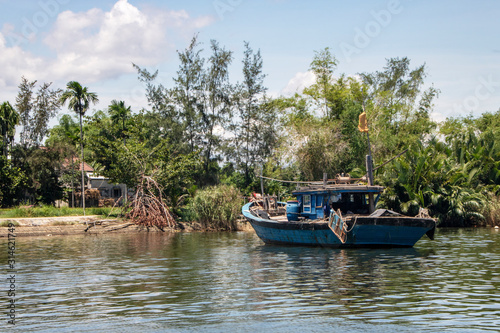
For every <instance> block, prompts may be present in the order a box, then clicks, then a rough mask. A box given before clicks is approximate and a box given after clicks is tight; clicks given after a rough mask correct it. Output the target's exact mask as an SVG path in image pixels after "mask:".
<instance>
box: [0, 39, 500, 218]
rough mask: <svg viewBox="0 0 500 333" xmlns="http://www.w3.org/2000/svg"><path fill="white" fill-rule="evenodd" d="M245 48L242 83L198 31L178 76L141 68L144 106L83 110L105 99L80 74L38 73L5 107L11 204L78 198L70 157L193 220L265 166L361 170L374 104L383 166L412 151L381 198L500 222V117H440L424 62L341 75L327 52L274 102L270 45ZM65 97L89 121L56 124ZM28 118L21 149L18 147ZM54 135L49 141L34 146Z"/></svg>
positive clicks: (390, 63)
mask: <svg viewBox="0 0 500 333" xmlns="http://www.w3.org/2000/svg"><path fill="white" fill-rule="evenodd" d="M243 46H244V48H243V53H242V62H241V70H242V79H241V82H231V81H230V77H231V76H230V70H231V68H232V63H233V60H234V58H235V57H236V56H235V54H234V53H233V52H232V51H230V50H227V49H226V48H225V47H223V46H221V45H219V43H218V42H217V41H215V40H212V41H210V43H209V47H208V48H207V50H203V48H202V44H201V43H200V42H199V41H198V36H195V37H194V38H193V39H192V40H191V42H190V43H189V44H188V45H187V47H186V48H185V49H183V50H180V51H178V52H177V55H178V59H179V68H178V71H177V73H176V74H175V75H174V77H173V78H172V79H173V83H171V84H170V83H167V82H158V80H159V75H158V72H157V71H156V72H153V73H150V72H149V71H148V70H146V69H144V68H141V67H139V66H138V65H134V68H135V69H136V70H137V73H138V78H139V80H140V81H141V82H142V83H144V85H145V88H146V97H147V100H148V105H147V106H144V108H142V109H140V110H135V111H134V112H133V111H132V109H131V107H130V106H127V104H126V102H125V101H121V100H113V101H112V102H111V104H110V105H109V106H108V107H107V108H106V109H105V110H102V111H97V112H95V113H94V114H93V115H90V116H87V117H84V115H85V114H86V111H87V110H88V108H89V106H90V104H92V103H96V102H97V101H98V99H97V94H95V93H92V92H89V91H88V89H87V88H86V87H83V86H81V85H80V84H79V83H78V82H75V81H71V82H69V83H68V84H67V86H66V90H65V91H64V92H63V91H61V90H57V89H55V90H54V89H52V88H51V85H50V84H43V85H41V86H40V87H39V88H38V89H36V87H37V86H36V82H37V81H31V82H30V81H28V80H27V79H26V78H24V77H23V78H22V81H21V84H20V85H19V94H18V97H17V99H16V104H15V106H14V107H13V106H11V105H10V104H9V103H8V102H5V103H3V104H1V105H0V122H1V123H0V125H1V133H0V134H1V136H2V137H1V140H0V147H1V155H0V204H2V205H12V204H16V203H19V202H21V201H22V200H23V199H26V198H29V200H31V201H34V202H43V203H50V202H53V201H54V200H56V199H57V198H60V197H61V196H62V192H61V191H62V190H61V189H62V188H63V187H71V188H72V189H73V192H74V188H75V186H74V184H75V183H76V182H77V179H76V178H75V170H74V168H73V165H72V164H71V163H67V162H68V160H74V157H76V154H77V153H81V161H82V162H83V161H84V155H85V157H86V158H87V159H88V161H89V163H90V164H92V166H93V167H94V169H95V170H97V172H99V173H100V174H102V175H104V176H106V177H109V178H110V179H111V182H115V183H124V184H127V186H128V187H129V188H143V189H144V188H149V187H148V186H149V185H148V184H150V182H151V181H154V184H155V186H154V191H159V192H158V193H157V194H158V195H159V197H161V198H165V202H167V203H168V205H169V206H170V207H172V208H173V209H174V211H175V212H176V213H178V214H179V215H183V214H187V215H186V216H195V215H193V214H195V211H194V209H193V202H194V201H195V200H198V201H197V202H198V204H201V203H202V202H199V200H202V201H206V202H203V203H207V202H209V201H210V200H212V199H213V200H215V199H217V198H218V197H213V198H212V199H207V198H208V197H207V196H205V199H203V197H204V195H205V194H206V193H205V192H204V191H200V190H203V189H204V188H206V187H209V186H211V185H221V184H222V185H224V186H226V185H228V186H229V187H221V188H218V189H213V190H214V191H221V192H220V193H224V191H226V192H227V191H228V190H227V189H228V188H231V193H232V194H231V198H233V197H238V195H239V193H238V190H239V191H241V192H242V193H243V194H245V195H247V194H250V193H251V192H254V191H259V192H260V184H259V182H258V181H257V179H258V178H257V177H255V176H256V175H257V174H260V173H261V172H262V173H263V175H264V176H270V177H272V178H281V179H287V180H314V179H321V178H322V177H323V173H324V172H326V173H328V175H329V176H330V177H334V176H335V175H336V174H337V173H351V174H352V175H356V176H362V175H363V174H364V173H365V155H366V153H367V151H368V149H367V148H368V147H367V141H366V137H365V135H364V133H361V132H359V131H358V130H357V125H358V117H359V115H360V114H361V113H362V112H363V111H365V112H366V114H367V118H368V127H369V129H370V132H369V134H370V140H371V143H372V148H373V149H372V151H373V155H374V159H375V166H376V165H377V164H378V165H380V164H381V162H383V161H385V160H387V159H389V158H390V157H393V156H394V155H396V154H397V153H399V152H401V151H403V150H404V149H407V148H408V151H407V152H406V153H405V154H404V155H402V156H401V157H399V158H397V159H395V160H394V161H392V162H391V163H389V164H387V165H385V166H383V167H381V168H379V169H377V171H376V173H375V177H376V182H377V183H379V184H382V185H385V186H386V187H387V189H386V191H385V192H384V194H383V196H382V197H381V199H380V201H379V204H380V205H381V206H384V207H387V208H391V209H393V210H396V211H400V212H403V213H405V214H410V215H413V214H416V213H417V212H418V210H419V209H420V208H421V207H425V208H427V209H429V211H430V213H431V215H433V216H435V217H438V218H439V219H440V221H441V223H442V225H458V226H468V225H473V224H478V223H486V222H484V221H489V222H488V223H498V217H497V216H500V204H499V203H500V199H499V195H500V143H499V142H500V111H498V112H496V113H485V114H483V115H482V116H481V117H478V118H474V117H466V118H451V119H447V120H446V121H445V122H443V123H441V124H437V123H435V122H434V121H433V120H432V119H431V117H430V114H431V112H432V110H433V104H434V101H435V99H436V98H437V97H438V94H439V91H438V90H437V89H436V88H434V87H433V86H430V87H428V85H427V84H426V83H425V78H426V75H427V73H426V67H425V64H424V65H420V66H416V67H414V68H413V67H412V66H410V60H409V59H408V58H391V59H387V62H386V65H385V66H384V68H382V69H381V70H379V71H374V72H371V73H361V74H359V75H357V76H347V75H345V74H341V73H339V74H336V70H337V64H338V61H337V59H336V58H335V56H334V55H333V54H332V53H331V52H330V49H328V48H325V49H323V50H320V51H316V52H315V53H314V55H313V57H312V61H311V63H310V67H309V70H310V71H311V72H312V73H313V74H314V76H315V81H314V82H313V84H312V85H310V86H309V87H306V88H305V89H303V91H301V92H298V93H296V94H295V95H294V96H286V97H284V96H281V97H277V98H271V97H269V96H267V95H266V93H267V88H266V86H265V82H264V81H265V78H266V75H265V73H264V72H263V59H262V56H261V53H260V50H253V49H252V48H251V47H250V44H249V43H247V42H245V43H244V44H243ZM425 87H428V88H425ZM64 103H68V107H69V109H70V110H72V111H74V114H75V116H77V117H78V118H79V120H76V118H74V117H72V116H70V115H64V116H63V117H61V119H60V121H59V124H58V125H56V126H54V127H53V128H52V129H50V131H49V130H48V129H47V126H46V125H47V122H48V119H49V118H50V117H52V116H53V115H54V114H55V112H56V111H57V110H58V108H60V106H61V105H62V104H64ZM18 123H20V124H21V125H22V132H21V142H22V143H23V146H24V147H25V148H22V149H21V146H20V145H17V146H16V145H14V146H13V145H12V143H13V140H14V130H15V126H16V124H18ZM84 129H85V138H84V135H83V134H84V133H83V132H84ZM47 131H49V132H50V134H49V138H48V139H47V141H46V146H47V147H48V148H47V149H37V148H32V147H37V146H38V145H39V144H40V143H41V140H42V139H43V137H44V136H45V135H46V133H47ZM438 138H439V139H438ZM84 139H85V140H84ZM84 143H85V145H84ZM9 145H10V148H9ZM9 155H10V159H9V158H7V156H9ZM62 161H65V163H62ZM63 164H64V165H63ZM61 165H63V167H62V168H61V167H60V166H61ZM58 166H59V167H58ZM58 168H59V169H58ZM56 169H57V170H56ZM82 174H83V172H82ZM83 184H84V180H83V179H82V187H83ZM156 185H157V186H156ZM265 186H266V189H267V191H270V192H271V193H272V192H273V191H274V192H276V193H279V194H280V196H287V195H290V194H291V191H292V190H293V185H290V186H288V185H283V184H278V183H276V182H273V181H266V184H265ZM235 187H236V188H238V190H234V189H235ZM233 190H234V191H233ZM197 192H198V195H197ZM217 200H218V199H217ZM231 200H233V199H229V200H228V201H231ZM207 207H210V205H208V206H207ZM189 209H191V212H190V213H189V212H188V213H186V210H189ZM198 213H200V212H198Z"/></svg>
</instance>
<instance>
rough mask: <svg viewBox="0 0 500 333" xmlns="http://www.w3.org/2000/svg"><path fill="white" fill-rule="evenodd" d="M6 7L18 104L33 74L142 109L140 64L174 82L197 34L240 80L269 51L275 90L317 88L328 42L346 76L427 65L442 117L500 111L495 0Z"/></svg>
mask: <svg viewBox="0 0 500 333" xmlns="http://www.w3.org/2000/svg"><path fill="white" fill-rule="evenodd" d="M0 8H1V10H0V68H2V74H0V101H6V100H8V101H10V102H11V103H12V104H14V103H15V96H16V94H17V86H18V84H19V82H20V79H21V76H23V75H24V76H26V77H27V78H28V79H29V80H38V81H39V82H53V83H54V86H55V87H58V88H64V86H65V84H66V83H67V82H68V81H72V80H76V81H79V82H80V83H82V84H83V85H85V86H88V87H89V89H90V91H94V92H96V93H97V94H98V95H99V98H100V100H101V102H100V103H99V104H98V105H97V106H96V109H105V108H106V107H107V105H109V103H110V101H111V100H112V99H120V100H124V101H125V102H126V103H127V104H128V105H131V106H132V109H133V110H135V111H137V110H139V109H140V108H142V107H147V105H146V101H145V98H144V87H143V86H142V85H141V84H140V83H139V82H138V81H137V75H136V74H135V72H134V70H133V68H132V65H131V63H132V62H134V63H136V64H138V65H139V66H141V67H145V68H147V69H150V70H152V71H153V70H156V69H158V70H159V71H160V74H159V80H160V81H161V83H163V84H164V85H166V86H172V77H173V76H174V75H175V72H176V70H177V67H178V65H179V62H178V60H177V54H176V50H182V49H184V48H185V47H186V46H187V45H188V44H189V41H190V39H191V38H192V36H193V35H194V34H195V33H198V34H199V41H200V42H202V45H203V47H204V48H205V49H208V48H209V43H210V40H211V39H215V40H217V41H218V42H219V43H220V45H222V46H225V47H226V48H227V49H229V50H232V51H233V52H234V60H233V65H232V67H231V79H232V81H233V82H236V81H238V80H240V79H241V75H240V72H241V59H242V53H243V42H244V41H248V42H249V43H250V45H251V46H252V47H253V48H254V49H256V50H257V49H260V51H261V54H262V57H263V62H264V72H265V73H266V74H267V77H266V81H265V84H266V86H267V87H268V88H269V90H268V93H269V94H271V95H273V96H278V95H281V94H284V95H287V94H291V93H293V92H294V91H297V90H300V89H301V88H303V87H304V86H306V85H307V84H310V83H311V82H312V80H313V79H314V78H313V76H312V74H311V73H309V72H308V68H309V64H310V62H311V60H312V57H313V55H314V51H315V50H316V51H318V50H321V49H323V48H325V47H329V48H330V50H331V51H332V53H333V54H334V55H335V57H336V58H337V59H338V62H339V64H338V68H337V70H336V74H341V73H345V74H346V75H356V74H357V73H360V72H374V71H377V70H382V68H383V66H384V65H385V62H386V59H388V58H392V57H408V58H410V59H411V65H412V67H417V66H419V65H421V64H423V63H425V64H426V67H427V73H428V77H427V79H426V84H427V85H428V86H430V85H431V84H432V85H434V87H435V88H437V89H439V90H440V91H441V94H440V96H439V98H438V99H437V101H436V103H435V108H434V113H433V115H432V116H433V118H434V119H436V120H444V119H445V118H446V117H451V116H452V117H457V116H466V115H469V114H471V113H472V114H473V115H475V116H477V115H480V114H481V113H483V112H486V111H496V110H498V109H499V108H500V19H499V17H500V2H499V1H497V0H480V1H460V0H443V1H427V0H422V1H417V0H413V1H412V0H399V1H398V0H384V1H378V0H375V1H367V0H359V1H333V0H332V1H326V0H325V1H319V0H316V1H314V0H313V1H307V2H306V1H299V0H255V1H250V0H207V1H160V0H128V1H126V0H100V1H94V0H90V1H77V0H36V1H27V0H19V1H10V0H0ZM208 55H209V54H208V52H207V53H205V56H208ZM64 111H65V110H64ZM65 112H66V111H65Z"/></svg>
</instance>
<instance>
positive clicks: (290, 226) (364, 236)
mask: <svg viewBox="0 0 500 333" xmlns="http://www.w3.org/2000/svg"><path fill="white" fill-rule="evenodd" d="M281 204H283V205H284V203H281ZM252 205H253V203H248V204H246V205H245V206H243V208H242V212H243V215H244V216H245V217H246V218H247V220H248V221H249V222H250V224H251V225H252V227H253V228H254V230H255V232H256V234H257V236H259V238H260V239H262V240H263V241H264V242H265V243H269V244H286V245H306V246H325V247H378V246H384V247H411V246H414V245H415V243H416V242H417V241H418V240H419V239H420V238H422V236H423V235H425V234H426V233H430V232H433V229H434V228H435V227H436V222H435V221H434V220H433V219H425V218H411V217H370V216H363V217H361V216H360V217H358V218H357V219H356V222H355V224H354V225H353V226H351V230H349V231H348V232H347V239H346V242H345V243H344V244H342V242H341V241H340V240H339V239H338V237H337V236H336V235H335V234H334V233H333V232H332V231H331V230H330V228H329V227H328V224H327V223H326V221H325V222H320V221H317V220H316V221H304V222H280V221H275V220H271V219H263V218H260V217H258V216H255V215H253V214H252V213H251V211H250V207H251V206H252Z"/></svg>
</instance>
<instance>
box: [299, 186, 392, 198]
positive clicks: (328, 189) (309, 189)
mask: <svg viewBox="0 0 500 333" xmlns="http://www.w3.org/2000/svg"><path fill="white" fill-rule="evenodd" d="M383 190H384V187H383V186H378V185H358V184H335V185H326V186H325V185H310V186H304V187H299V188H298V189H297V190H295V191H293V192H292V194H294V195H297V194H325V193H381V192H382V191H383Z"/></svg>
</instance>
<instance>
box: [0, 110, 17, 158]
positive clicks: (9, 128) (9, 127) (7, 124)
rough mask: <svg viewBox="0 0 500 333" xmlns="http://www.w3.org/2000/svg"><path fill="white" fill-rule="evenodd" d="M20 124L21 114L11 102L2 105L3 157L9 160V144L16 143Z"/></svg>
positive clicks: (0, 121) (0, 130)
mask: <svg viewBox="0 0 500 333" xmlns="http://www.w3.org/2000/svg"><path fill="white" fill-rule="evenodd" d="M18 123H19V114H18V113H17V112H16V110H14V108H13V107H12V105H10V103H9V102H3V103H2V104H1V105H0V135H1V138H2V141H1V143H2V146H1V147H2V149H1V152H2V155H3V156H4V157H5V158H7V153H8V150H9V143H12V142H13V141H14V135H15V133H16V125H17V124H18Z"/></svg>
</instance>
